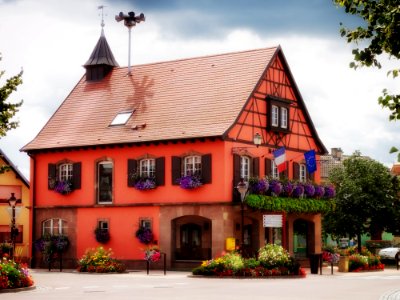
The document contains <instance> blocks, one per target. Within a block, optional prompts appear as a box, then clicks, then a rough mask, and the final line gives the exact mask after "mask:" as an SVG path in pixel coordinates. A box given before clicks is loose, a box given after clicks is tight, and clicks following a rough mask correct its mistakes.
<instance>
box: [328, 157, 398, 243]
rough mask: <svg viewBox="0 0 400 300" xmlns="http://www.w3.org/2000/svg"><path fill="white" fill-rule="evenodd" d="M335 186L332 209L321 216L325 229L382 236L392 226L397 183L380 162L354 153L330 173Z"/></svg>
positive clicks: (342, 233)
mask: <svg viewBox="0 0 400 300" xmlns="http://www.w3.org/2000/svg"><path fill="white" fill-rule="evenodd" d="M330 180H331V182H332V183H333V184H334V185H335V187H336V198H335V205H334V209H333V210H332V211H331V212H329V213H328V214H327V215H326V216H324V230H325V232H326V233H329V234H332V235H336V236H347V235H349V236H350V237H354V236H357V240H358V247H359V250H361V235H362V234H365V233H369V234H370V235H371V238H372V239H381V234H382V231H385V230H386V231H389V230H394V229H395V227H396V224H395V223H396V220H397V219H398V214H399V208H400V201H399V199H398V195H397V191H398V183H397V181H395V178H394V177H393V176H392V175H391V174H390V172H389V170H388V168H386V167H385V166H384V165H383V164H381V163H379V162H377V161H375V160H371V159H368V158H362V157H361V156H360V153H359V152H357V153H354V154H353V155H352V156H351V157H350V158H348V159H346V160H344V161H343V166H342V167H336V168H335V169H333V170H332V172H331V174H330Z"/></svg>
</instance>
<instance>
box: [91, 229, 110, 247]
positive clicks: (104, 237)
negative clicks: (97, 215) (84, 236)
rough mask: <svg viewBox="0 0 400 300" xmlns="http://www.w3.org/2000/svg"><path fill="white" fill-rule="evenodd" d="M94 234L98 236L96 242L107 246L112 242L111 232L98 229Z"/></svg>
mask: <svg viewBox="0 0 400 300" xmlns="http://www.w3.org/2000/svg"><path fill="white" fill-rule="evenodd" d="M94 234H95V236H96V241H98V242H99V243H102V244H105V243H107V242H108V241H109V240H110V232H109V231H108V230H107V229H103V228H96V230H95V231H94Z"/></svg>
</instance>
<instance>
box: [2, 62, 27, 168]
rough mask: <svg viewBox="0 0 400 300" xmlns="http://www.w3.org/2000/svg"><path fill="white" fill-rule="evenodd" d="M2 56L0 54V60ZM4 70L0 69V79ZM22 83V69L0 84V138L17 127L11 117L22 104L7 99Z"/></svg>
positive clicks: (16, 123)
mask: <svg viewBox="0 0 400 300" xmlns="http://www.w3.org/2000/svg"><path fill="white" fill-rule="evenodd" d="M1 59H2V57H1V54H0V61H1ZM4 73H5V71H0V79H1V78H2V77H3V75H4ZM20 84H22V71H21V72H19V73H18V74H17V75H15V76H12V77H11V78H8V79H6V81H5V83H4V85H3V86H0V138H1V137H4V136H5V135H6V134H7V131H9V130H11V129H15V128H17V127H18V121H15V120H13V117H14V116H15V114H16V113H17V112H18V110H19V107H21V105H22V100H21V101H20V102H16V103H12V102H10V101H8V100H9V99H8V98H9V97H10V95H11V94H12V93H13V92H15V91H16V90H17V87H18V86H19V85H20ZM8 169H9V168H8V167H7V166H0V174H1V173H4V172H5V171H7V170H8Z"/></svg>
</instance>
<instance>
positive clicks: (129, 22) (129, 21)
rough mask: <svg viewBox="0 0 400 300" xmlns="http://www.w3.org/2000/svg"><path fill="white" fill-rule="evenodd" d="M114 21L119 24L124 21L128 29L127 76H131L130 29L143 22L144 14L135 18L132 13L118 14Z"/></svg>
mask: <svg viewBox="0 0 400 300" xmlns="http://www.w3.org/2000/svg"><path fill="white" fill-rule="evenodd" d="M115 20H116V21H117V22H121V21H122V20H124V25H125V26H126V27H128V30H129V49H128V75H131V29H132V27H134V26H136V23H140V22H142V21H143V22H144V21H145V17H144V14H143V13H141V14H140V15H139V16H135V13H134V12H133V11H131V12H128V14H127V15H126V14H124V13H123V12H120V13H119V15H116V16H115Z"/></svg>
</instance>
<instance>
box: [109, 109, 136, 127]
mask: <svg viewBox="0 0 400 300" xmlns="http://www.w3.org/2000/svg"><path fill="white" fill-rule="evenodd" d="M132 113H133V110H129V111H122V112H119V113H118V114H117V115H116V116H115V117H114V119H113V120H112V121H111V124H110V125H111V126H115V125H125V124H126V122H128V120H129V118H130V117H131V115H132Z"/></svg>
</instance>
